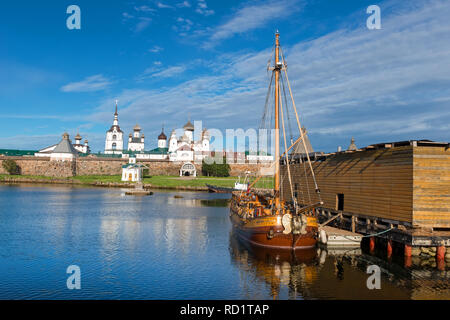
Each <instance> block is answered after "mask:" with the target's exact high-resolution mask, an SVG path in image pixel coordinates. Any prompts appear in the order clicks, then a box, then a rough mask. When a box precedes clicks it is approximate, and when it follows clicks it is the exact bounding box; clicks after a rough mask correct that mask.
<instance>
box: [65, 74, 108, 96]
mask: <svg viewBox="0 0 450 320" xmlns="http://www.w3.org/2000/svg"><path fill="white" fill-rule="evenodd" d="M111 84H112V81H111V80H109V79H107V78H105V77H104V76H103V75H102V74H97V75H93V76H90V77H87V78H85V79H84V80H82V81H79V82H71V83H69V84H66V85H65V86H63V87H61V91H63V92H90V91H100V90H104V89H106V88H108V87H109V86H110V85H111Z"/></svg>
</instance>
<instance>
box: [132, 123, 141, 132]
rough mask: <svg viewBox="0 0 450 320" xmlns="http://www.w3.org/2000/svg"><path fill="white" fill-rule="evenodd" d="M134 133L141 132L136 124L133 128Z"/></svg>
mask: <svg viewBox="0 0 450 320" xmlns="http://www.w3.org/2000/svg"><path fill="white" fill-rule="evenodd" d="M133 130H134V131H141V127H139V125H138V124H136V125H135V126H134V128H133Z"/></svg>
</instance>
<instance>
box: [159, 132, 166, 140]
mask: <svg viewBox="0 0 450 320" xmlns="http://www.w3.org/2000/svg"><path fill="white" fill-rule="evenodd" d="M158 140H167V136H166V135H165V134H164V131H162V132H161V133H160V135H159V136H158Z"/></svg>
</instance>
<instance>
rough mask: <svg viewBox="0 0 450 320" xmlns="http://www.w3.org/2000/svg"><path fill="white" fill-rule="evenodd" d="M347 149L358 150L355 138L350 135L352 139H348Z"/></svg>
mask: <svg viewBox="0 0 450 320" xmlns="http://www.w3.org/2000/svg"><path fill="white" fill-rule="evenodd" d="M347 150H348V151H356V150H358V147H357V146H356V144H355V139H354V138H353V137H352V140H350V145H349V146H348V149H347Z"/></svg>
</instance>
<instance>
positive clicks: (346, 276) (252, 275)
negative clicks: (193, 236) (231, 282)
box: [230, 232, 450, 299]
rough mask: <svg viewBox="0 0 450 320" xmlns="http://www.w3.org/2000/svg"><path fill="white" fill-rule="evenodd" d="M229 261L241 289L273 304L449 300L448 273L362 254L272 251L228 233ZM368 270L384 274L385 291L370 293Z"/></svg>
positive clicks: (357, 250)
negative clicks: (253, 287)
mask: <svg viewBox="0 0 450 320" xmlns="http://www.w3.org/2000/svg"><path fill="white" fill-rule="evenodd" d="M230 256H231V259H232V263H233V264H234V265H235V266H236V267H238V268H239V270H240V272H241V273H242V274H241V277H240V281H241V286H242V287H244V288H245V287H248V286H249V282H250V281H253V279H258V281H264V282H265V283H266V284H267V286H266V287H265V288H263V289H262V290H266V293H267V294H268V295H270V297H272V298H273V299H449V298H450V286H449V283H450V282H449V280H450V272H449V271H441V270H438V269H436V268H434V269H426V268H425V269H424V268H423V267H422V268H417V265H412V267H411V268H409V269H408V268H405V267H404V266H403V265H402V264H398V263H395V262H392V261H389V260H387V259H384V258H380V257H377V256H375V255H370V254H366V253H364V252H363V251H362V250H361V249H350V250H348V249H326V248H317V249H313V250H304V251H302V250H297V251H295V253H294V252H293V251H291V250H287V251H285V252H282V251H276V250H269V249H265V248H261V247H255V246H251V245H248V244H246V243H242V242H241V241H240V240H239V239H238V238H237V237H236V235H235V234H233V232H232V233H230ZM369 265H378V266H379V267H380V269H381V272H382V274H381V289H380V290H369V289H368V288H367V285H366V282H367V278H368V277H369V276H370V275H369V274H367V273H366V271H367V267H368V266H369Z"/></svg>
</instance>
